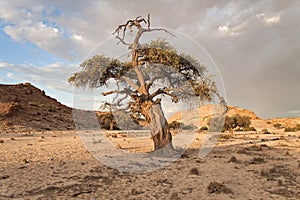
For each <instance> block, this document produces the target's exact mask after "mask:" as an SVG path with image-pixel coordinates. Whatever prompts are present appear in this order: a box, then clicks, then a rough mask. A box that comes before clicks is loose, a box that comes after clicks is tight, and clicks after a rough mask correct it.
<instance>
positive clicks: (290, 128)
mask: <svg viewBox="0 0 300 200" xmlns="http://www.w3.org/2000/svg"><path fill="white" fill-rule="evenodd" d="M295 131H296V130H295V128H292V127H286V128H285V129H284V132H295Z"/></svg>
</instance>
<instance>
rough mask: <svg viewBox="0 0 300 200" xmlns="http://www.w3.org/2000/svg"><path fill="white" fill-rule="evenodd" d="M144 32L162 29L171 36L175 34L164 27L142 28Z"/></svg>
mask: <svg viewBox="0 0 300 200" xmlns="http://www.w3.org/2000/svg"><path fill="white" fill-rule="evenodd" d="M143 31H144V32H152V31H164V32H166V33H168V34H170V35H171V36H173V37H176V35H174V34H173V33H171V32H170V31H168V30H167V29H164V28H152V29H150V28H148V29H143Z"/></svg>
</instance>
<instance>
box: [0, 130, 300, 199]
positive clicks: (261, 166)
mask: <svg viewBox="0 0 300 200" xmlns="http://www.w3.org/2000/svg"><path fill="white" fill-rule="evenodd" d="M91 132H92V131H91ZM205 134H206V133H203V132H202V133H198V134H197V135H196V139H195V141H194V143H193V145H192V146H191V149H190V150H189V151H188V152H186V153H185V154H184V156H182V158H179V159H177V160H176V161H174V162H173V163H172V164H170V165H168V166H166V167H164V168H162V169H159V170H156V171H152V172H147V173H128V172H122V171H118V170H116V169H113V168H111V167H108V166H105V165H104V164H102V163H101V162H99V161H98V160H97V159H95V158H94V157H93V155H92V154H91V153H90V152H89V151H88V150H87V148H86V147H85V146H84V144H83V142H82V140H80V138H79V136H78V133H77V132H76V131H48V132H43V133H41V132H30V133H29V132H28V133H26V132H25V133H14V134H2V135H0V142H1V140H2V142H3V143H0V152H1V157H0V199H1V200H2V199H3V200H5V199H30V200H31V199H195V200H196V199H197V200H198V199H300V176H299V175H300V142H299V140H300V132H292V133H284V132H280V131H279V132H276V133H274V134H258V133H243V132H239V133H235V134H234V135H231V136H230V135H228V134H222V135H221V137H220V138H219V139H218V142H217V145H216V146H215V147H214V149H213V150H212V151H211V152H210V153H209V154H208V155H207V156H206V157H204V158H199V157H198V153H197V152H198V150H197V148H198V147H199V146H201V143H202V142H203V138H204V137H205ZM108 135H110V136H109V139H110V140H111V141H112V142H113V143H114V144H116V146H117V147H118V148H121V149H123V150H124V151H131V152H139V153H140V152H143V151H144V152H145V151H149V150H151V149H152V143H151V140H150V138H144V139H143V140H137V139H136V138H134V137H132V136H130V135H129V136H124V134H120V133H118V132H115V135H116V136H113V137H112V135H111V134H108ZM175 137H176V136H175ZM99 145H101V143H99ZM111 153H112V154H113V152H111Z"/></svg>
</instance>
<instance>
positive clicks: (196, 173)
mask: <svg viewBox="0 0 300 200" xmlns="http://www.w3.org/2000/svg"><path fill="white" fill-rule="evenodd" d="M190 174H193V175H200V172H199V170H198V169H197V168H192V169H191V170H190Z"/></svg>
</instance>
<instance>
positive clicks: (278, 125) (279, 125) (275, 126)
mask: <svg viewBox="0 0 300 200" xmlns="http://www.w3.org/2000/svg"><path fill="white" fill-rule="evenodd" d="M273 127H274V128H277V129H280V128H282V125H281V124H279V123H275V124H273Z"/></svg>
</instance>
